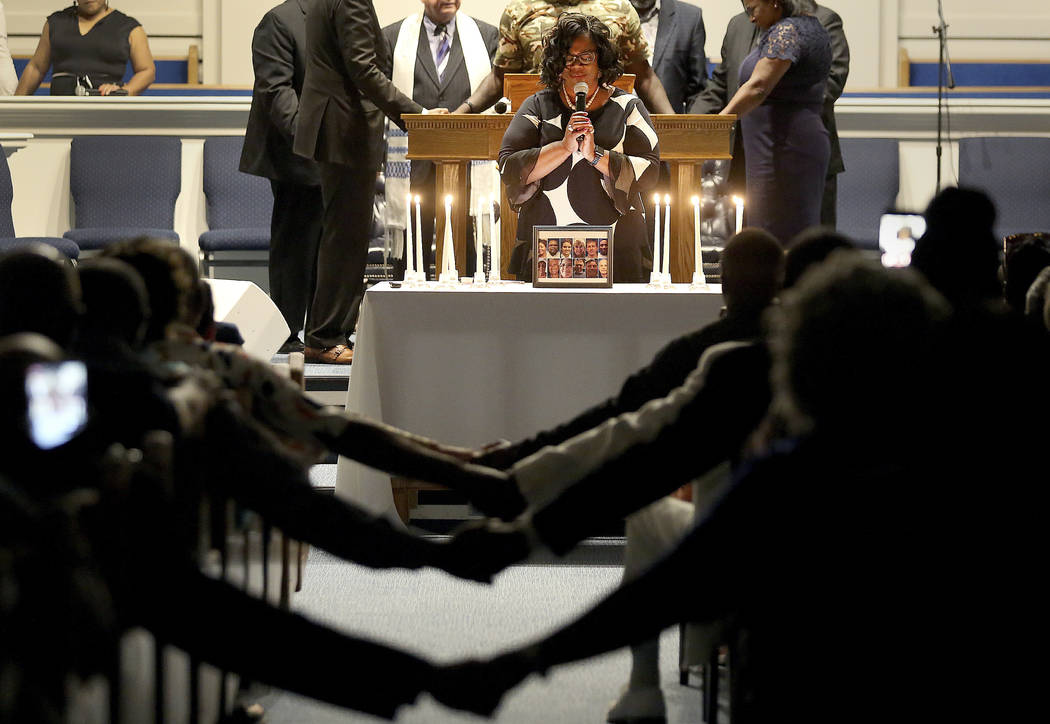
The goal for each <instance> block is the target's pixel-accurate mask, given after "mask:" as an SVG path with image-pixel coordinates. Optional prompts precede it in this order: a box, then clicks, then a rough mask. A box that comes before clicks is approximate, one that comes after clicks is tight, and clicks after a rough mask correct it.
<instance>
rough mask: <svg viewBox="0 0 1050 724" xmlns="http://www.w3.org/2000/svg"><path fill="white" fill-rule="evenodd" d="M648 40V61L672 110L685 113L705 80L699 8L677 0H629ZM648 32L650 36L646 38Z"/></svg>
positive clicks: (705, 39)
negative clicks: (650, 53)
mask: <svg viewBox="0 0 1050 724" xmlns="http://www.w3.org/2000/svg"><path fill="white" fill-rule="evenodd" d="M631 5H633V6H634V9H635V10H637V11H638V19H639V20H641V22H642V32H643V33H644V34H645V39H646V40H648V41H649V48H650V50H651V52H652V56H651V57H650V59H649V62H650V63H652V66H653V70H654V71H656V75H657V77H659V78H660V82H661V83H663V85H664V90H665V91H667V99H668V100H669V101H671V106H672V107H673V108H674V112H675V113H685V111H686V109H688V108H689V106H690V105H691V104H692V102H693V99H694V98H695V97H696V94H697V93H699V92H700V91H701V90H702V89H703V87H704V83H705V81H706V80H707V57H706V56H705V54H704V43H705V42H706V41H707V32H706V31H705V29H704V17H703V14H702V13H701V12H700V8H698V7H697V6H696V5H693V4H692V3H687V2H679V0H631ZM650 35H651V36H652V37H651V38H650Z"/></svg>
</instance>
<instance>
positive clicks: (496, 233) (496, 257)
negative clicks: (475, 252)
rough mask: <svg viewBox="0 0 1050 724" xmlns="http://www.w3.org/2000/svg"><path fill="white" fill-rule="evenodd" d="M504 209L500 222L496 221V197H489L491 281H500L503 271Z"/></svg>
mask: <svg viewBox="0 0 1050 724" xmlns="http://www.w3.org/2000/svg"><path fill="white" fill-rule="evenodd" d="M502 211H503V210H502V209H500V212H501V216H500V220H499V221H497V220H496V197H495V196H490V197H489V265H490V268H489V281H497V282H498V281H500V280H501V276H500V274H501V273H502V270H503V258H502V257H503V239H502V238H501V237H500V226H501V225H502V223H503V219H502Z"/></svg>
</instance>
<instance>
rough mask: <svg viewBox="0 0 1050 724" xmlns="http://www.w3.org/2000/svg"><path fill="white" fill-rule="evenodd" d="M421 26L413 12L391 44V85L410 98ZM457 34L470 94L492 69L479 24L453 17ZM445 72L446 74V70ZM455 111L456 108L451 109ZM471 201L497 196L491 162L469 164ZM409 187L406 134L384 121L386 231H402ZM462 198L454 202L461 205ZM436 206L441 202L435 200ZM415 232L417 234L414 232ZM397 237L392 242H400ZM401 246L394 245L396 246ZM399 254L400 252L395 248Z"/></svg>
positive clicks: (474, 204)
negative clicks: (385, 128) (392, 54)
mask: <svg viewBox="0 0 1050 724" xmlns="http://www.w3.org/2000/svg"><path fill="white" fill-rule="evenodd" d="M422 25H423V15H422V13H415V14H413V15H409V16H408V17H407V18H405V20H404V22H402V23H401V29H400V31H399V32H398V34H397V43H395V45H394V69H393V83H394V86H396V87H397V89H398V90H399V91H401V92H402V93H404V94H405V95H406V96H408V97H409V98H411V97H412V93H413V91H414V90H415V80H416V50H417V49H418V47H419V30H420V28H421V27H422ZM456 33H457V34H458V35H459V42H460V45H461V46H462V47H463V58H464V60H465V61H466V64H467V78H468V79H469V80H470V92H471V93H473V92H474V91H475V90H477V88H478V85H480V83H481V81H483V80H484V79H485V77H486V76H488V74H489V73H490V72H491V70H492V62H491V61H490V60H489V51H488V49H487V48H486V47H485V40H484V39H483V38H482V37H481V31H480V30H478V24H477V23H476V22H474V18H472V17H470V16H469V15H467V14H466V13H463V14H460V13H457V14H456ZM445 72H448V70H446V71H445ZM449 110H450V111H454V110H455V108H450V109H449ZM470 186H471V198H470V207H469V208H470V209H476V208H477V207H478V201H479V200H480V199H484V198H487V197H489V196H496V197H498V196H499V174H498V172H497V170H496V164H495V162H494V161H472V162H471V165H470ZM409 187H410V181H409V161H408V134H407V133H406V132H405V131H402V130H401V129H400V128H398V127H397V126H396V125H394V124H393V123H392V122H390V121H387V157H386V214H385V217H386V223H387V227H388V228H396V229H403V228H404V226H405V201H406V200H407V197H408V192H409ZM461 202H462V199H457V203H461ZM435 203H438V204H439V203H444V202H443V201H442V200H440V199H438V200H436V202H435ZM417 233H418V232H417ZM400 238H401V235H400V234H396V235H395V239H396V240H400ZM399 246H400V245H399V244H398V245H396V247H399ZM394 252H395V255H400V249H399V248H395V249H394Z"/></svg>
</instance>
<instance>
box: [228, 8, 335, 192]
mask: <svg viewBox="0 0 1050 724" xmlns="http://www.w3.org/2000/svg"><path fill="white" fill-rule="evenodd" d="M306 2H307V0H285V1H284V2H283V3H282V4H280V5H278V6H277V7H275V8H274V9H273V10H271V11H270V12H268V13H266V15H264V16H263V19H262V20H261V21H260V22H259V26H258V27H257V28H256V29H255V35H254V36H253V37H252V66H253V67H254V68H255V87H254V88H253V89H252V108H251V111H250V112H249V113H248V128H247V130H246V131H245V134H244V150H243V151H242V152H241V167H240V168H241V171H244V172H245V173H250V174H254V175H256V176H265V177H266V178H270V179H274V180H277V181H285V182H289V183H297V184H302V185H304V186H319V185H320V184H321V177H320V175H319V173H318V171H317V164H316V163H315V162H314V161H312V160H310V159H308V158H303V157H302V156H298V155H296V154H295V152H294V151H293V150H292V142H293V140H294V139H295V123H296V119H297V118H298V117H299V97H300V96H301V95H302V92H303V77H304V76H305V75H306Z"/></svg>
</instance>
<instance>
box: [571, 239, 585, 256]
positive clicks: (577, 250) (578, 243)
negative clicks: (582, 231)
mask: <svg viewBox="0 0 1050 724" xmlns="http://www.w3.org/2000/svg"><path fill="white" fill-rule="evenodd" d="M584 254H585V252H584V250H583V239H576V240H575V241H573V242H572V255H573V257H575V258H577V259H582V258H583V257H584Z"/></svg>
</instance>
